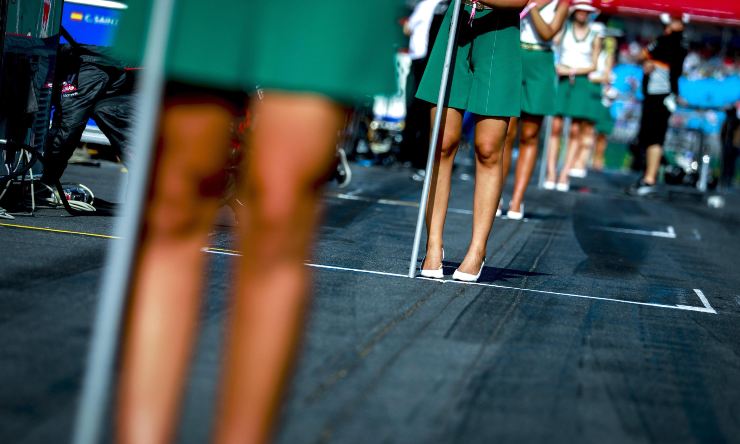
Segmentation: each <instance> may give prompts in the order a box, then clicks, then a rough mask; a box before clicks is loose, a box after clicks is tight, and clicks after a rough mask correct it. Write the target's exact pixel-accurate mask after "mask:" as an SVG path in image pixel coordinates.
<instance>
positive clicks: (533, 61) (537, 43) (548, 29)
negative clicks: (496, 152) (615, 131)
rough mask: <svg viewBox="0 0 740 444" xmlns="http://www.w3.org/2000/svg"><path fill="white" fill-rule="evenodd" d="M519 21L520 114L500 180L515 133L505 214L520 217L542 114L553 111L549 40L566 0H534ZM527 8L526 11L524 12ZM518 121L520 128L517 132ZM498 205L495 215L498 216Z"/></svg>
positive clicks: (560, 23)
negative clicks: (512, 177)
mask: <svg viewBox="0 0 740 444" xmlns="http://www.w3.org/2000/svg"><path fill="white" fill-rule="evenodd" d="M530 5H531V6H527V7H526V8H525V9H524V11H525V14H526V16H525V17H524V18H523V19H522V22H521V32H520V41H521V47H522V115H521V118H520V119H516V118H514V119H512V121H511V124H510V125H509V130H508V132H507V134H506V142H505V144H504V180H506V179H505V178H506V177H507V176H508V174H509V167H510V165H511V157H512V156H511V154H512V151H513V146H514V141H515V139H516V137H517V133H519V158H518V160H517V163H516V172H515V180H514V192H513V194H512V196H511V202H509V210H508V212H507V213H506V216H507V217H508V218H509V219H515V220H519V219H523V218H524V194H525V193H526V191H527V186H528V185H529V180H530V179H531V177H532V172H533V171H534V166H535V164H536V163H537V143H538V141H539V137H540V129H541V128H542V121H543V119H544V117H545V116H550V115H553V114H555V95H556V87H555V84H556V80H557V79H556V77H557V75H556V73H555V59H554V56H553V52H552V39H553V37H555V35H557V33H558V32H560V30H561V29H562V27H563V24H564V23H565V19H566V18H568V0H534V1H533V2H532V3H530ZM526 11H528V12H526ZM519 122H521V131H520V132H518V129H519V125H518V124H519ZM501 206H502V205H499V210H498V211H497V212H496V215H501Z"/></svg>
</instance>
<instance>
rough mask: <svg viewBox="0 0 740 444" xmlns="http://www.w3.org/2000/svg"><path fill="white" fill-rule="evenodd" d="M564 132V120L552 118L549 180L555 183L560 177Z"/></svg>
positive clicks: (548, 151) (548, 163) (548, 168)
mask: <svg viewBox="0 0 740 444" xmlns="http://www.w3.org/2000/svg"><path fill="white" fill-rule="evenodd" d="M562 132H563V118H562V117H561V116H555V117H553V118H552V131H551V133H550V140H549V141H548V146H547V180H548V181H550V182H555V180H556V178H557V175H558V159H559V158H560V137H561V136H562V134H561V133H562Z"/></svg>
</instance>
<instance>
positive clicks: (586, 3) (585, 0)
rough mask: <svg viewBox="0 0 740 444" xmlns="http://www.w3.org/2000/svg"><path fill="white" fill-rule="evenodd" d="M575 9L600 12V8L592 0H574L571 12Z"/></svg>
mask: <svg viewBox="0 0 740 444" xmlns="http://www.w3.org/2000/svg"><path fill="white" fill-rule="evenodd" d="M575 11H586V12H598V11H599V10H598V9H597V8H596V7H595V6H594V4H593V1H591V0H574V1H573V3H571V5H570V12H571V13H573V12H575Z"/></svg>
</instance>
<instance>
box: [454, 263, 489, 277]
mask: <svg viewBox="0 0 740 444" xmlns="http://www.w3.org/2000/svg"><path fill="white" fill-rule="evenodd" d="M484 265H486V258H483V262H481V264H480V270H478V274H468V273H463V272H462V271H460V269H459V268H458V269H457V270H455V272H454V273H453V274H452V279H454V280H456V281H463V282H478V279H479V278H480V275H481V273H483V266H484Z"/></svg>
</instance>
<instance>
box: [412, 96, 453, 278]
mask: <svg viewBox="0 0 740 444" xmlns="http://www.w3.org/2000/svg"><path fill="white" fill-rule="evenodd" d="M436 111H437V107H434V108H432V122H434V116H435V114H436ZM443 112H444V113H445V114H444V116H442V129H441V133H440V146H439V147H438V148H437V151H436V152H435V154H434V171H433V173H432V179H431V180H432V184H431V188H430V189H429V200H428V203H427V205H428V206H427V214H426V225H427V253H426V259H425V261H424V263H423V264H422V269H425V270H433V269H437V268H439V266H440V265H441V264H442V247H443V245H444V243H443V241H442V235H443V233H444V228H445V219H446V217H447V205H448V203H449V200H450V182H451V180H452V166H453V164H454V161H455V154H456V153H457V149H458V147H459V146H460V135H461V132H462V118H463V114H462V112H460V111H459V110H457V109H454V108H444V111H443Z"/></svg>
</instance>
